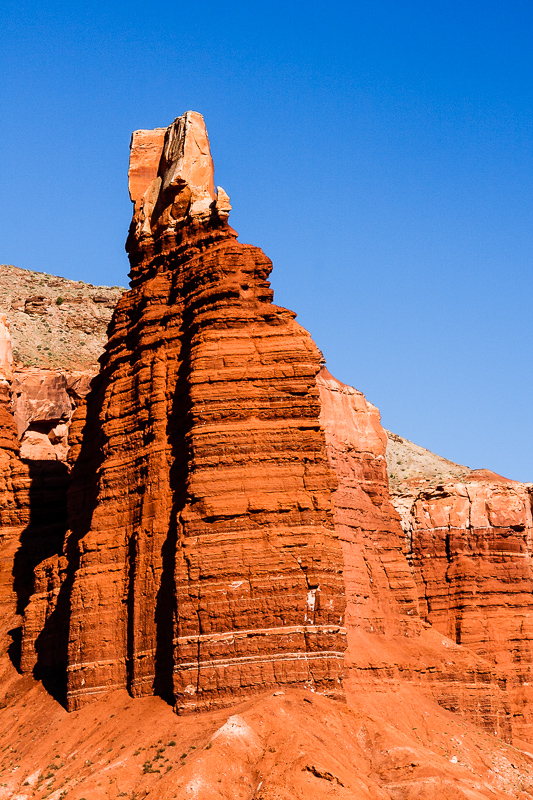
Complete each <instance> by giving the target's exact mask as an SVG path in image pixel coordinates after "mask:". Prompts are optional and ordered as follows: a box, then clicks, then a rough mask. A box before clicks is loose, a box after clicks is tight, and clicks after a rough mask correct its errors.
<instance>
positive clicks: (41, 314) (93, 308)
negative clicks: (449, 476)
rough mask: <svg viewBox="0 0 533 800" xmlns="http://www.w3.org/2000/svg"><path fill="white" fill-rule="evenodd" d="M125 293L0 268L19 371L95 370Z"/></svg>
mask: <svg viewBox="0 0 533 800" xmlns="http://www.w3.org/2000/svg"><path fill="white" fill-rule="evenodd" d="M124 291H125V290H124V289H123V288H122V287H120V286H111V287H110V286H92V285H91V284H89V283H84V282H83V281H72V280H67V279H66V278H60V277H57V276H56V275H48V274H46V273H44V272H33V271H31V270H27V269H19V268H18V267H14V266H12V265H9V264H0V313H4V314H5V315H6V318H7V320H8V323H9V330H10V333H11V341H12V347H13V360H14V367H15V369H16V370H17V369H21V368H22V367H37V368H39V369H61V370H69V369H73V370H80V369H81V370H83V369H87V368H90V369H94V368H95V365H96V364H97V362H98V359H99V357H100V356H101V354H102V352H103V350H104V346H105V343H106V341H107V332H106V331H107V326H108V324H109V322H110V320H111V316H112V314H113V310H114V308H115V306H116V304H117V302H118V300H119V298H120V297H121V295H122V293H123V292H124Z"/></svg>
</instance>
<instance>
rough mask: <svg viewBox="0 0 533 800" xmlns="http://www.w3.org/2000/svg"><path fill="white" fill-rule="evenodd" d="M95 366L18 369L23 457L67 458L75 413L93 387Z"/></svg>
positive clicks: (15, 384) (16, 401) (16, 407)
mask: <svg viewBox="0 0 533 800" xmlns="http://www.w3.org/2000/svg"><path fill="white" fill-rule="evenodd" d="M95 375H96V369H95V368H93V369H86V370H74V371H67V370H57V369H56V370H50V369H46V370H45V369H38V368H35V367H34V368H26V369H19V370H17V371H16V372H15V374H14V376H13V381H12V384H11V394H12V410H13V416H14V418H15V422H16V425H17V432H18V437H19V440H20V443H21V447H20V455H21V458H24V459H29V460H33V461H35V460H41V461H49V460H52V461H53V460H58V461H64V462H66V460H67V454H68V448H69V443H68V432H69V427H70V422H71V420H72V415H73V413H74V411H75V409H76V408H77V406H78V405H79V403H80V402H81V401H82V400H83V398H84V397H85V395H86V394H87V392H88V391H89V389H90V385H91V381H92V379H93V378H94V376H95Z"/></svg>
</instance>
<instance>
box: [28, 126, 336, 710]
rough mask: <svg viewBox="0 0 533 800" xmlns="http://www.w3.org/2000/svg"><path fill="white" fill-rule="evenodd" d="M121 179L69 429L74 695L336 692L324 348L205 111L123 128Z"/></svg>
mask: <svg viewBox="0 0 533 800" xmlns="http://www.w3.org/2000/svg"><path fill="white" fill-rule="evenodd" d="M130 192H131V196H132V200H133V201H134V203H135V210H134V217H133V222H132V226H131V230H130V236H129V239H128V249H129V253H130V259H131V263H132V285H133V288H132V290H131V291H130V292H127V293H126V294H125V295H124V296H123V297H122V299H121V301H120V302H119V305H118V307H117V310H116V312H115V316H114V318H113V321H112V324H111V328H110V340H109V344H108V347H107V351H106V354H105V356H104V358H103V361H102V370H101V373H100V376H99V377H98V378H97V379H96V382H95V384H94V389H93V390H92V391H91V393H90V394H89V395H88V398H87V407H86V420H85V422H83V420H81V418H80V419H79V420H78V421H77V422H76V423H75V424H74V428H73V439H74V441H75V442H76V440H77V444H76V443H75V445H74V447H73V450H72V458H73V459H76V457H77V460H76V463H75V466H74V469H73V478H72V490H71V493H70V500H69V507H70V524H71V534H70V537H69V539H68V541H67V543H66V545H65V553H66V554H67V557H68V566H67V570H66V573H65V577H64V583H63V586H64V587H66V588H64V589H63V593H65V592H67V591H68V594H69V603H70V634H69V645H68V703H69V707H70V708H77V707H79V706H80V705H81V704H83V703H84V702H85V701H87V700H89V699H92V698H94V697H95V696H97V695H98V694H101V693H103V692H106V691H108V690H109V689H111V688H116V687H127V688H128V689H129V690H130V692H131V693H132V694H134V695H137V696H138V695H143V694H151V693H153V692H156V693H160V694H167V695H169V696H172V697H174V698H175V702H176V707H177V709H178V710H183V711H187V710H194V709H198V708H206V707H211V706H214V705H221V704H225V703H227V702H231V701H232V700H233V699H235V698H236V697H239V696H246V695H248V694H249V693H251V692H253V691H256V690H264V689H265V688H268V687H270V686H279V685H284V684H290V685H298V684H300V685H302V684H305V685H309V686H313V687H315V688H316V689H318V690H320V691H322V692H324V693H327V694H332V695H340V694H342V687H341V682H340V675H341V672H342V664H343V659H344V650H345V629H344V609H345V599H344V584H343V578H342V553H341V547H340V543H339V540H338V537H337V535H336V532H335V529H334V520H333V514H332V507H331V492H332V489H334V488H335V485H336V484H335V478H334V475H333V473H332V471H331V469H330V467H329V466H328V461H327V455H326V447H325V438H324V433H323V430H322V429H321V426H320V421H319V414H320V402H319V393H318V388H317V385H316V374H317V372H318V370H319V368H320V353H319V351H318V350H317V348H316V346H315V344H314V343H313V341H312V340H311V338H310V336H309V334H308V333H307V332H306V331H305V330H303V329H302V328H301V327H300V326H299V325H298V324H297V323H296V322H295V320H294V317H295V315H294V314H293V313H292V312H290V311H287V310H285V309H283V308H279V307H277V306H275V305H273V304H272V291H271V289H270V287H269V283H268V280H267V278H268V275H269V273H270V270H271V263H270V261H269V260H268V259H267V258H266V257H265V255H264V254H263V253H262V252H261V250H259V249H258V248H255V247H252V246H250V245H243V244H240V243H238V242H237V241H236V234H235V232H234V231H233V230H232V229H231V228H230V227H229V226H228V224H227V221H226V219H227V214H228V212H229V201H228V198H227V195H226V194H225V193H224V192H223V191H221V190H220V189H219V191H218V194H217V193H216V192H215V189H214V182H213V168H212V161H211V156H210V153H209V142H208V139H207V134H206V132H205V128H204V125H203V120H202V118H201V116H200V115H199V114H194V113H193V112H189V113H188V114H185V115H184V116H183V117H180V118H178V119H177V120H176V121H175V122H174V123H173V124H172V125H171V126H170V127H169V128H168V129H166V130H156V131H154V132H147V131H143V132H137V133H136V134H134V136H133V141H132V154H131V167H130ZM83 425H84V429H83V435H81V431H82V427H83ZM48 567H49V568H50V569H52V573H53V575H60V573H61V570H62V569H63V567H62V566H61V564H60V563H59V562H57V563H56V566H55V567H53V565H50V564H49V565H48ZM54 580H55V578H54V579H53V580H52V584H53V585H55V584H54ZM43 586H44V584H43ZM54 592H55V590H54ZM58 598H59V600H58ZM42 602H52V604H57V603H59V606H58V605H55V608H56V611H57V609H58V608H59V607H60V605H61V591H59V592H55V594H54V597H53V598H52V599H51V598H50V596H48V598H47V599H44V600H43V601H42ZM37 605H38V603H37ZM37 605H36V606H34V607H33V610H32V613H33V614H34V618H35V619H43V618H45V617H46V616H47V615H46V614H43V613H41V612H39V611H38V608H37ZM41 607H42V606H41ZM45 628H46V626H45ZM45 633H46V630H45Z"/></svg>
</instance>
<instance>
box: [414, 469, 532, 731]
mask: <svg viewBox="0 0 533 800" xmlns="http://www.w3.org/2000/svg"><path fill="white" fill-rule="evenodd" d="M531 504H532V487H531V485H525V484H521V483H517V482H514V481H508V480H506V479H505V478H501V477H500V476H498V475H495V474H494V473H491V472H489V471H486V470H479V471H475V472H471V473H470V474H469V475H468V476H466V477H465V478H463V479H462V480H461V481H460V482H457V483H447V484H440V485H438V486H436V487H433V488H427V489H424V490H423V491H421V492H420V493H419V494H418V496H417V497H416V499H415V501H414V503H413V505H412V508H411V511H410V515H409V517H408V518H407V520H406V528H407V534H408V537H409V540H410V550H411V554H410V558H411V560H412V564H413V567H414V572H415V576H416V580H417V584H418V587H419V597H420V605H421V612H422V614H423V616H424V618H425V619H426V620H427V621H428V622H430V623H431V624H432V625H433V626H434V627H435V628H436V629H437V630H439V631H441V632H442V633H444V634H445V635H446V636H449V637H450V638H451V639H453V640H454V641H456V642H457V643H459V644H461V645H463V646H465V647H467V648H468V649H469V650H470V651H472V652H474V653H477V654H479V655H481V656H482V657H483V658H485V659H487V660H488V661H490V662H492V663H494V664H496V665H497V666H498V668H499V669H500V670H501V671H502V672H504V673H505V674H506V675H507V677H508V680H509V687H510V691H511V700H512V704H513V712H514V719H513V727H514V731H515V734H517V735H519V736H520V737H521V738H524V739H527V740H531V738H532V736H533V715H532V710H531V703H532V701H533V693H532V689H531V687H532V686H533V569H532V567H531V556H532V547H531V537H532V531H533V525H532V515H531Z"/></svg>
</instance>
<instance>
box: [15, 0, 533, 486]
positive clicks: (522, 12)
mask: <svg viewBox="0 0 533 800" xmlns="http://www.w3.org/2000/svg"><path fill="white" fill-rule="evenodd" d="M0 11H1V18H0V22H1V29H2V47H1V49H0V76H1V77H0V82H1V87H2V89H1V96H0V113H1V119H2V128H1V129H2V142H1V147H0V160H1V164H0V175H1V180H2V184H3V189H2V215H1V239H0V241H1V247H0V262H3V263H12V264H15V265H17V266H19V267H25V268H28V269H35V270H41V271H44V272H50V273H54V274H59V275H63V276H65V277H68V278H75V279H82V280H85V281H87V282H90V283H95V284H98V283H108V284H122V285H124V284H126V282H127V270H128V265H127V260H126V256H125V253H124V241H125V238H126V234H127V228H128V224H129V220H130V216H131V207H130V202H129V198H128V194H127V165H128V146H129V139H130V134H131V131H133V130H134V129H137V128H152V127H156V126H166V125H168V124H169V123H170V122H171V121H172V120H173V119H174V117H176V116H177V115H179V114H182V113H183V112H184V111H186V110H188V109H194V110H197V111H200V112H202V113H203V115H204V117H205V119H206V122H207V126H208V130H209V134H210V139H211V145H212V152H213V156H214V159H215V165H216V170H217V173H216V179H217V182H218V183H219V184H220V185H222V186H223V187H224V188H225V189H226V191H227V192H228V193H229V195H230V197H231V200H232V204H233V208H234V210H233V212H232V214H231V217H230V221H231V223H232V224H233V226H234V227H235V229H236V230H237V231H239V234H240V240H241V241H243V242H251V243H253V244H256V245H258V246H260V247H261V248H263V250H264V251H265V252H266V253H267V255H268V256H270V258H272V260H273V262H274V272H273V276H272V284H273V287H274V291H275V299H276V302H278V303H279V304H281V305H284V306H287V307H289V308H292V309H294V310H295V311H297V312H298V318H299V320H300V322H301V323H302V324H303V325H304V326H305V327H306V328H307V329H308V330H309V331H310V332H311V333H312V335H313V337H314V338H315V340H316V341H317V343H318V345H319V346H320V347H321V349H322V350H323V352H324V354H325V356H326V359H327V362H328V366H329V368H330V370H331V372H332V373H333V374H335V375H336V376H337V377H338V378H340V379H341V380H343V381H345V382H346V383H350V384H352V385H354V386H356V387H357V388H358V389H360V390H362V391H363V392H364V393H365V395H366V396H367V398H368V399H369V400H371V401H372V402H373V403H375V404H376V405H377V406H378V407H379V408H380V409H381V413H382V421H383V423H384V425H385V426H386V427H388V428H390V429H392V430H393V431H395V432H397V433H399V434H401V435H403V436H405V437H407V438H409V439H412V440H413V441H415V442H417V443H418V444H421V445H423V446H425V447H428V448H430V449H431V450H434V451H435V452H437V453H439V454H441V455H444V456H446V457H448V458H450V459H453V460H455V461H459V462H461V463H465V464H467V465H468V466H471V467H473V468H474V467H489V468H491V469H493V470H495V471H497V472H500V473H502V474H504V475H506V476H507V477H510V478H515V479H518V480H533V421H532V414H531V406H532V404H531V396H532V394H533V380H532V370H531V366H532V364H531V362H532V357H531V351H532V345H533V330H532V327H533V326H532V315H531V288H532V238H533V236H532V231H533V226H532V216H533V214H532V212H533V200H532V188H533V186H532V184H533V150H532V133H533V109H532V99H533V85H532V84H533V81H532V77H533V63H532V62H533V47H532V41H533V5H532V4H531V3H530V2H517V1H516V0H507V2H490V0H488V2H483V3H481V2H471V1H470V0H462V2H457V1H456V0H448V2H446V3H430V2H428V0H425V2H416V1H413V0H404V2H401V3H400V2H397V0H386V1H385V2H379V0H377V2H373V3H370V2H366V3H362V2H358V1H357V0H355V1H354V2H343V0H339V2H337V3H324V2H314V3H313V2H311V3H309V2H290V0H286V1H285V2H283V3H282V2H277V1H276V0H272V1H271V2H268V3H250V2H246V3H245V2H240V1H238V2H229V3H220V2H210V0H204V1H203V2H202V3H192V2H187V3H183V2H166V3H165V2H163V3H149V2H146V0H144V2H139V1H138V0H129V2H127V3H126V2H111V3H110V4H109V5H108V4H107V3H102V2H98V0H96V2H90V3H89V2H74V3H72V2H68V3H66V2H54V0H50V1H49V2H47V3H46V4H44V3H41V2H36V1H35V0H33V1H29V2H28V1H25V0H17V2H10V1H7V2H6V0H3V2H2V3H1V7H0Z"/></svg>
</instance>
